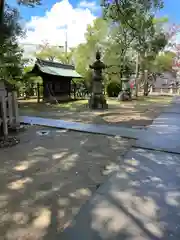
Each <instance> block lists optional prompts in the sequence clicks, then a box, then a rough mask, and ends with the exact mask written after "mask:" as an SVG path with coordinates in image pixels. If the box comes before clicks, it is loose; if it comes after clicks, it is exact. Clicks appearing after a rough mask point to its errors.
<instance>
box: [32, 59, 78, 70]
mask: <svg viewBox="0 0 180 240" xmlns="http://www.w3.org/2000/svg"><path fill="white" fill-rule="evenodd" d="M36 63H38V64H39V65H41V66H47V67H55V68H63V69H71V70H75V67H74V66H73V65H68V64H62V63H58V62H52V61H48V60H42V59H40V58H37V60H36Z"/></svg>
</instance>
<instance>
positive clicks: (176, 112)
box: [162, 111, 180, 114]
mask: <svg viewBox="0 0 180 240" xmlns="http://www.w3.org/2000/svg"><path fill="white" fill-rule="evenodd" d="M162 113H167V114H180V112H170V111H169V112H162Z"/></svg>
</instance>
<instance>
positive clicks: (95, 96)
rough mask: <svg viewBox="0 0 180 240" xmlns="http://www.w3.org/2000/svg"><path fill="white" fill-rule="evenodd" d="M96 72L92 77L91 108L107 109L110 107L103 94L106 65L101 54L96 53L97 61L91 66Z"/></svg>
mask: <svg viewBox="0 0 180 240" xmlns="http://www.w3.org/2000/svg"><path fill="white" fill-rule="evenodd" d="M89 67H90V68H91V69H93V70H94V72H93V77H92V93H91V97H90V99H89V108H91V109H107V108H108V105H107V102H106V99H105V96H104V93H103V76H102V71H103V69H105V68H106V65H105V64H104V63H103V62H102V61H101V54H100V52H99V51H97V52H96V61H95V62H94V63H93V64H92V65H90V66H89Z"/></svg>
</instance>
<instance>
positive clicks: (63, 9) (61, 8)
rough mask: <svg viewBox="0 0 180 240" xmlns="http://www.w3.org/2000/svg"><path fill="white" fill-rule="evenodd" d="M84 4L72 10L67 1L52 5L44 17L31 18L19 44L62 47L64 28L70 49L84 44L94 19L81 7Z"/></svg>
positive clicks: (90, 13)
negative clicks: (87, 31) (43, 44)
mask: <svg viewBox="0 0 180 240" xmlns="http://www.w3.org/2000/svg"><path fill="white" fill-rule="evenodd" d="M84 4H85V2H82V3H81V4H79V6H78V7H76V8H73V6H72V5H71V4H70V3H69V1H68V0H62V1H61V2H58V3H56V4H54V5H53V6H52V8H51V10H50V11H47V12H46V14H45V16H44V17H38V16H33V17H32V18H31V20H30V21H29V22H28V23H27V24H26V29H27V33H26V37H25V38H24V39H21V40H20V42H21V43H32V44H40V43H42V42H43V41H47V42H48V43H49V44H51V45H64V42H65V27H66V26H67V36H68V45H69V46H70V47H73V46H76V45H78V44H79V43H81V42H84V33H85V32H86V29H87V25H88V24H92V22H93V20H94V19H95V18H96V17H95V15H93V13H92V12H91V11H90V10H89V9H88V8H86V9H84V8H83V7H82V6H81V5H84Z"/></svg>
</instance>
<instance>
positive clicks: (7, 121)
mask: <svg viewBox="0 0 180 240" xmlns="http://www.w3.org/2000/svg"><path fill="white" fill-rule="evenodd" d="M0 107H1V108H0V127H1V133H0V135H3V136H4V137H7V136H8V129H9V128H14V127H18V126H19V124H20V123H19V111H18V102H17V94H16V92H15V91H13V92H9V93H8V92H7V91H6V90H1V91H0Z"/></svg>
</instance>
